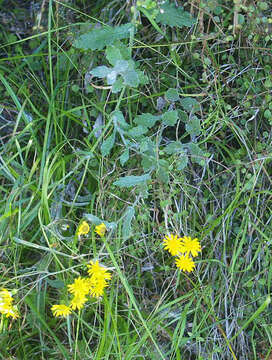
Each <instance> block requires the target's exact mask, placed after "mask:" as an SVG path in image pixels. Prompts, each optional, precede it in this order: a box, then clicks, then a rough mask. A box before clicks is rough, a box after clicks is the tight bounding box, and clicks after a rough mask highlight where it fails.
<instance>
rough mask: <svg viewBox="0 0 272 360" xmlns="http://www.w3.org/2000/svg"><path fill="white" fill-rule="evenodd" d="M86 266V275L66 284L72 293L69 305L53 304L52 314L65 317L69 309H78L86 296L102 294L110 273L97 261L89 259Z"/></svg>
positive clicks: (82, 304)
mask: <svg viewBox="0 0 272 360" xmlns="http://www.w3.org/2000/svg"><path fill="white" fill-rule="evenodd" d="M87 266H88V274H89V276H88V277H85V278H82V277H78V278H76V279H75V280H74V282H73V284H70V285H68V291H69V292H70V293H71V294H72V295H73V298H72V300H71V301H70V304H69V306H67V305H64V304H61V305H53V306H52V307H51V310H52V312H53V315H54V316H64V317H66V316H67V315H69V314H70V313H71V310H77V309H78V310H80V309H82V308H83V307H84V304H85V303H86V301H87V300H88V298H87V296H88V295H90V296H92V297H95V298H98V297H100V296H102V295H103V292H104V289H105V287H107V286H108V285H109V284H108V281H109V280H110V279H111V273H110V272H108V270H107V269H106V268H105V267H104V266H102V265H100V264H99V262H98V260H97V261H95V262H94V261H91V262H90V264H88V265H87Z"/></svg>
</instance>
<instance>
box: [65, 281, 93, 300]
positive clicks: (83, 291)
mask: <svg viewBox="0 0 272 360" xmlns="http://www.w3.org/2000/svg"><path fill="white" fill-rule="evenodd" d="M67 287H68V291H69V292H70V293H71V294H73V295H74V296H82V297H84V296H85V295H87V294H88V292H89V291H90V286H89V282H88V280H87V279H84V278H83V279H82V278H81V277H78V278H76V279H75V280H74V282H73V284H71V285H68V286H67Z"/></svg>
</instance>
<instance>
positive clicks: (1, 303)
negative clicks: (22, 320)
mask: <svg viewBox="0 0 272 360" xmlns="http://www.w3.org/2000/svg"><path fill="white" fill-rule="evenodd" d="M13 300H14V299H13V297H12V294H11V292H9V291H8V290H7V289H4V288H3V289H1V290H0V313H1V314H3V315H5V316H6V317H12V318H13V319H16V318H18V317H19V313H18V311H17V310H16V308H15V307H14V306H13V305H12V303H13Z"/></svg>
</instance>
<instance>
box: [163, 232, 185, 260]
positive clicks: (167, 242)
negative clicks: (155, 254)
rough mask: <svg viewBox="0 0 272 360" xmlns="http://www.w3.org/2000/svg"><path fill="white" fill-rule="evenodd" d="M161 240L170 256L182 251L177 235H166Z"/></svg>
mask: <svg viewBox="0 0 272 360" xmlns="http://www.w3.org/2000/svg"><path fill="white" fill-rule="evenodd" d="M163 242H164V244H163V246H164V249H165V250H168V251H169V252H170V254H171V255H172V256H176V255H179V254H180V253H182V246H181V239H180V238H179V237H178V236H177V235H173V234H170V235H169V236H168V235H166V236H165V238H164V239H163Z"/></svg>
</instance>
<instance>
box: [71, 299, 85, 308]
mask: <svg viewBox="0 0 272 360" xmlns="http://www.w3.org/2000/svg"><path fill="white" fill-rule="evenodd" d="M87 300H88V299H87V298H86V297H85V296H74V297H73V299H72V300H71V302H70V306H71V308H72V309H73V310H76V309H78V310H80V309H82V308H83V306H84V304H85V302H86V301H87Z"/></svg>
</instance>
